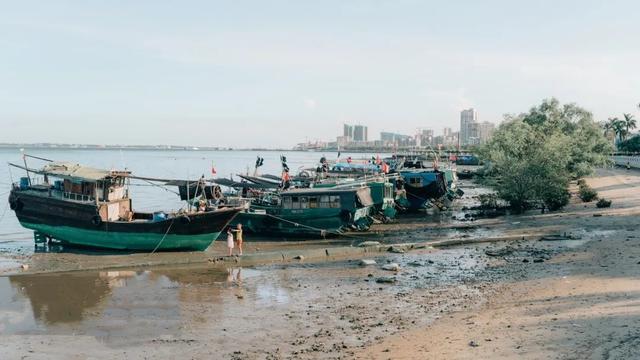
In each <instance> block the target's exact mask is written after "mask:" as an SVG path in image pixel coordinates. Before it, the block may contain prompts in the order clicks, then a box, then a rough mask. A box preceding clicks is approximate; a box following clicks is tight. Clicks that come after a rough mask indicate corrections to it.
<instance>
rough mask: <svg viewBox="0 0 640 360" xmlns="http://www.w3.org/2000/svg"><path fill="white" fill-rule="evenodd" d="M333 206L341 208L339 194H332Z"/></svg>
mask: <svg viewBox="0 0 640 360" xmlns="http://www.w3.org/2000/svg"><path fill="white" fill-rule="evenodd" d="M331 207H332V208H335V209H339V208H340V196H339V195H336V196H331Z"/></svg>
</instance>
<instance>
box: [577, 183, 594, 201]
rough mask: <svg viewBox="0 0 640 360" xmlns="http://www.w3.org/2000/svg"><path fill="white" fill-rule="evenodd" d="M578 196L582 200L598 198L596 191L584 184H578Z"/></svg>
mask: <svg viewBox="0 0 640 360" xmlns="http://www.w3.org/2000/svg"><path fill="white" fill-rule="evenodd" d="M579 196H580V199H581V200H582V201H583V202H591V201H593V200H595V199H597V198H598V192H597V191H595V190H593V188H591V187H590V186H589V185H586V184H585V185H584V186H580V192H579Z"/></svg>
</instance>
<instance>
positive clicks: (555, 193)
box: [542, 187, 571, 211]
mask: <svg viewBox="0 0 640 360" xmlns="http://www.w3.org/2000/svg"><path fill="white" fill-rule="evenodd" d="M569 199H571V194H570V193H569V190H567V189H565V188H562V187H550V188H549V189H548V190H547V191H545V192H544V194H543V196H542V201H543V202H544V205H545V206H546V207H547V208H548V209H549V210H551V211H555V210H560V209H562V208H563V207H564V206H565V205H567V204H568V203H569Z"/></svg>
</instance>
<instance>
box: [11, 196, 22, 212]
mask: <svg viewBox="0 0 640 360" xmlns="http://www.w3.org/2000/svg"><path fill="white" fill-rule="evenodd" d="M23 206H24V204H23V203H22V201H21V200H20V198H15V199H11V200H9V208H10V209H11V210H13V211H20V210H22V207H23Z"/></svg>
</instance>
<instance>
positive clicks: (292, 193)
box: [280, 188, 357, 196]
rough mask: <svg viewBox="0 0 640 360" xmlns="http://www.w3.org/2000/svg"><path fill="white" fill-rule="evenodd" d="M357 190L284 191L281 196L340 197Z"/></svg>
mask: <svg viewBox="0 0 640 360" xmlns="http://www.w3.org/2000/svg"><path fill="white" fill-rule="evenodd" d="M356 191H357V189H333V188H317V189H316V188H311V189H292V190H287V191H283V192H281V193H280V196H310V195H340V194H349V193H354V192H356Z"/></svg>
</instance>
